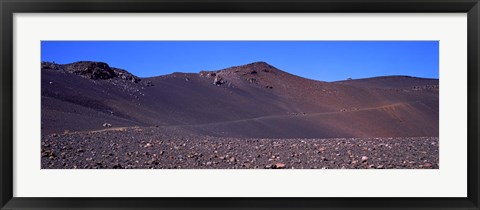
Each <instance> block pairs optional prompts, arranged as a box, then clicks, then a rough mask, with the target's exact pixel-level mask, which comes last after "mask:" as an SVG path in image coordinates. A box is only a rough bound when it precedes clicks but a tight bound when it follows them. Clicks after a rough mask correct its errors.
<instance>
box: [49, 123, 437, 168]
mask: <svg viewBox="0 0 480 210" xmlns="http://www.w3.org/2000/svg"><path fill="white" fill-rule="evenodd" d="M41 156H42V157H41V158H42V168H65V169H74V168H77V169H80V168H111V169H122V168H126V169H135V168H159V169H175V168H183V169H438V168H439V165H438V164H439V159H438V158H439V157H438V138H437V137H403V138H329V139H262V138H228V137H213V136H205V135H193V134H188V135H186V134H185V130H182V129H178V128H175V129H174V128H162V127H160V128H159V127H148V128H143V129H141V131H139V130H138V128H123V129H113V128H111V129H107V130H103V131H97V132H76V133H68V134H62V135H50V136H43V137H42V147H41Z"/></svg>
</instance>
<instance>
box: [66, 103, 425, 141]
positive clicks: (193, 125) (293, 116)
mask: <svg viewBox="0 0 480 210" xmlns="http://www.w3.org/2000/svg"><path fill="white" fill-rule="evenodd" d="M424 101H432V100H418V101H409V102H402V103H394V104H389V105H384V106H378V107H368V108H359V109H352V110H345V111H333V112H319V113H305V114H303V113H299V114H296V115H292V114H284V115H268V116H261V117H254V118H247V119H239V120H231V121H222V122H211V123H200V124H185V125H163V126H158V127H164V128H168V127H170V128H182V127H203V126H215V125H223V124H230V123H241V122H251V121H257V122H258V121H261V120H265V119H277V118H284V117H289V118H305V117H314V116H322V115H332V114H339V113H349V112H360V111H368V110H378V109H386V108H393V107H398V106H405V105H411V104H415V103H421V102H424ZM126 129H135V130H141V128H140V127H139V126H131V127H113V128H106V129H100V130H90V131H75V132H69V134H78V133H96V132H105V131H125V130H126Z"/></svg>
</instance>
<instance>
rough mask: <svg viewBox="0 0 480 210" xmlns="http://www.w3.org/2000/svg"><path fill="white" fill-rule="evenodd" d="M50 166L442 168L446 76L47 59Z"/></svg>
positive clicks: (45, 158)
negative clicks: (133, 68)
mask: <svg viewBox="0 0 480 210" xmlns="http://www.w3.org/2000/svg"><path fill="white" fill-rule="evenodd" d="M41 75H42V128H41V129H42V148H41V152H42V168H379V169H380V168H438V164H439V163H438V123H439V117H438V116H439V109H438V107H439V105H438V103H439V94H438V92H439V86H438V80H437V79H424V78H416V77H409V76H386V77H375V78H368V79H357V80H345V81H338V82H321V81H315V80H309V79H306V78H302V77H298V76H295V75H292V74H289V73H287V72H284V71H281V70H279V69H277V68H275V67H273V66H271V65H269V64H267V63H265V62H256V63H252V64H248V65H243V66H237V67H231V68H227V69H223V70H218V71H201V72H200V73H197V74H195V73H173V74H169V75H164V76H159V77H151V78H138V77H136V76H134V75H132V74H130V73H129V72H127V71H125V70H122V69H117V68H113V67H109V66H108V65H107V64H105V63H101V62H76V63H72V64H65V65H59V64H54V63H47V62H43V63H42V74H41Z"/></svg>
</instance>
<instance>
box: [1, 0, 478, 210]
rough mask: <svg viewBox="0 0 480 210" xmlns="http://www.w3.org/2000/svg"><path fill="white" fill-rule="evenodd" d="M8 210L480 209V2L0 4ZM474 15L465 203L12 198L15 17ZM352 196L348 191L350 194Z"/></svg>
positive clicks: (19, 0)
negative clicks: (277, 14) (124, 14)
mask: <svg viewBox="0 0 480 210" xmlns="http://www.w3.org/2000/svg"><path fill="white" fill-rule="evenodd" d="M0 8H1V21H2V23H1V34H0V36H1V43H0V44H1V56H0V63H1V66H2V69H1V74H0V75H1V76H0V77H1V80H0V81H1V84H0V88H1V91H0V98H1V113H0V118H1V121H0V123H1V126H0V135H1V144H0V158H1V160H0V161H1V165H0V187H1V192H0V207H1V209H70V208H75V209H374V208H376V209H386V208H391V209H479V194H478V191H479V182H478V180H479V178H480V177H479V173H478V172H479V159H480V157H479V153H480V149H479V144H478V137H479V135H478V134H479V129H478V128H479V125H478V117H479V112H478V109H479V108H478V99H479V98H478V94H479V85H478V82H479V81H480V78H479V74H478V71H479V60H480V57H479V55H480V53H479V49H480V48H479V13H480V5H479V2H478V0H403V1H401V0H336V1H332V0H299V1H295V0H232V1H221V0H141V1H135V0H88V1H79V0H73V1H67V0H36V1H35V0H0ZM157 12H160V13H187V12H189V13H190V12H191V13H202V12H213V13H218V12H222V13H247V12H253V13H257V12H266V13H279V12H282V13H283V12H295V13H307V12H308V13H323V12H328V13H344V12H345V13H352V12H355V13H440V12H441V13H467V14H468V16H467V18H468V23H467V24H468V40H467V41H468V164H467V165H468V169H467V170H468V180H467V181H468V188H467V193H468V196H467V197H466V198H414V197H410V198H360V197H358V198H25V197H21V198H17V197H13V196H12V195H13V194H12V193H13V181H14V177H13V161H12V159H13V151H12V150H13V149H12V148H13V147H12V145H13V120H14V119H13V114H12V113H13V109H14V108H15V107H14V106H13V40H14V37H13V14H14V13H157ZM346 190H348V189H346Z"/></svg>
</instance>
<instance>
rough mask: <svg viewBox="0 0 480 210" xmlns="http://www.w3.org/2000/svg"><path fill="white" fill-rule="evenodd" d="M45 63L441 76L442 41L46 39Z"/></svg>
mask: <svg viewBox="0 0 480 210" xmlns="http://www.w3.org/2000/svg"><path fill="white" fill-rule="evenodd" d="M41 44H42V46H41V47H42V48H41V50H42V52H41V56H42V58H41V60H42V61H54V62H56V63H60V64H65V63H72V62H75V61H102V62H106V63H108V64H109V65H110V66H112V67H117V68H122V69H125V70H128V71H129V72H131V73H133V74H135V75H137V76H140V77H151V76H159V75H164V74H169V73H173V72H195V73H196V72H199V71H201V70H219V69H223V68H227V67H231V66H237V65H243V64H248V63H252V62H256V61H265V62H267V63H269V64H271V65H273V66H275V67H277V68H279V69H281V70H284V71H287V72H289V73H292V74H295V75H299V76H302V77H306V78H310V79H315V80H320V81H337V80H344V79H346V78H353V79H356V78H367V77H374V76H388V75H408V76H416V77H425V78H438V71H439V43H438V41H42V43H41Z"/></svg>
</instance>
